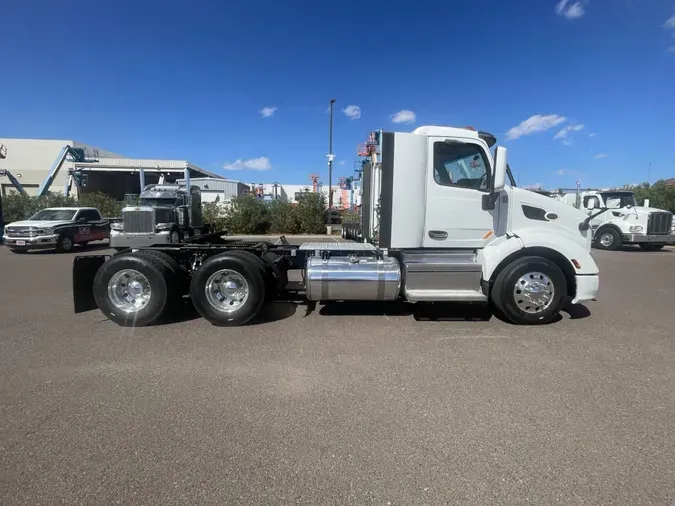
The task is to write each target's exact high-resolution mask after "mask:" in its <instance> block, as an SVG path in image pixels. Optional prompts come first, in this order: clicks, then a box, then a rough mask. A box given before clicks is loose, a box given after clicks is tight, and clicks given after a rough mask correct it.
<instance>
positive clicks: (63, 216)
mask: <svg viewBox="0 0 675 506" xmlns="http://www.w3.org/2000/svg"><path fill="white" fill-rule="evenodd" d="M76 212H77V211H74V210H69V209H43V210H42V211H39V212H37V213H35V214H34V215H33V216H31V217H30V220H31V221H37V220H40V221H71V220H72V219H73V216H75V213H76Z"/></svg>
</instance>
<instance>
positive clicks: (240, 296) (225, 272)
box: [190, 253, 265, 327]
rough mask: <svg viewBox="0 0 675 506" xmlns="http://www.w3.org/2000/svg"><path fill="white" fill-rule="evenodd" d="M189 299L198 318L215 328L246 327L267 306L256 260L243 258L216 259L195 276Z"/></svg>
mask: <svg viewBox="0 0 675 506" xmlns="http://www.w3.org/2000/svg"><path fill="white" fill-rule="evenodd" d="M251 256H253V257H254V255H251ZM190 298H191V299H192V303H193V304H194V306H195V309H197V311H198V312H199V314H201V315H202V316H203V317H204V318H205V319H206V320H208V321H210V322H211V323H212V324H214V325H220V326H232V327H233V326H237V325H243V324H245V323H247V322H248V321H249V320H251V319H252V318H254V317H255V316H256V315H257V314H258V313H259V312H260V309H261V307H262V305H263V303H264V302H265V282H264V280H263V276H262V269H261V268H260V265H259V263H258V261H257V260H256V259H255V258H246V257H245V256H244V255H241V256H240V255H238V254H237V255H235V254H232V253H222V254H220V255H216V256H213V257H211V258H209V259H208V260H206V261H205V262H204V263H203V264H202V265H201V266H200V267H199V268H198V269H197V270H196V271H195V272H194V273H193V274H192V280H191V282H190Z"/></svg>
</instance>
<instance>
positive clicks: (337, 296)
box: [305, 257, 401, 301]
mask: <svg viewBox="0 0 675 506" xmlns="http://www.w3.org/2000/svg"><path fill="white" fill-rule="evenodd" d="M305 289H306V291H307V294H306V296H307V299H309V300H316V301H320V300H396V299H398V297H399V292H400V289H401V267H400V265H399V263H398V260H396V259H395V258H390V257H385V258H383V259H382V260H378V259H377V258H375V257H351V258H350V257H332V258H329V259H328V260H323V259H321V258H320V257H309V258H308V259H307V264H306V266H305Z"/></svg>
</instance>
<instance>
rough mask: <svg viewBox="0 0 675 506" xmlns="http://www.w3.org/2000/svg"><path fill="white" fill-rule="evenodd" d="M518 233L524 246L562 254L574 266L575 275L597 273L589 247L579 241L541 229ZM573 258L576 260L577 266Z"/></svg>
mask: <svg viewBox="0 0 675 506" xmlns="http://www.w3.org/2000/svg"><path fill="white" fill-rule="evenodd" d="M518 235H519V237H520V239H521V240H522V241H523V245H524V246H525V247H526V248H548V249H552V250H554V251H557V252H558V253H560V254H561V255H563V256H564V257H565V258H567V260H569V261H570V263H571V264H572V265H573V266H574V272H575V274H577V275H590V274H598V272H599V269H598V266H597V264H596V263H595V260H593V257H592V256H591V252H590V250H589V248H588V247H586V246H585V245H582V244H580V243H579V242H576V241H573V240H570V239H566V238H565V236H564V235H559V234H554V233H551V232H541V231H537V232H534V231H533V232H528V231H523V233H522V234H518ZM573 260H576V263H577V264H578V265H579V267H577V266H576V265H575V262H573Z"/></svg>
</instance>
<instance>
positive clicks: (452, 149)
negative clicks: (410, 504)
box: [73, 126, 599, 326]
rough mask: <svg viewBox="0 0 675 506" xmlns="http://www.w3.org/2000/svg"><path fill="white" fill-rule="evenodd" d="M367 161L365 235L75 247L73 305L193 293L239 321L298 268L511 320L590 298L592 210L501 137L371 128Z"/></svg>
mask: <svg viewBox="0 0 675 506" xmlns="http://www.w3.org/2000/svg"><path fill="white" fill-rule="evenodd" d="M375 138H376V143H377V145H376V146H375V148H374V152H373V157H372V158H371V159H370V161H369V162H368V163H367V164H366V165H365V166H364V172H363V195H362V208H361V231H362V232H361V235H362V242H341V243H336V242H306V243H303V244H300V245H291V244H288V243H287V242H285V241H281V242H280V243H276V244H273V243H271V242H266V241H246V242H243V241H236V240H233V239H231V240H228V239H227V238H222V237H219V238H213V237H211V238H209V240H204V241H202V242H200V243H197V242H194V243H186V244H166V245H161V246H156V247H152V248H150V247H142V248H137V249H133V250H130V251H127V252H122V253H118V254H116V255H113V256H107V255H89V256H78V257H76V258H75V260H74V264H73V294H74V304H75V312H82V311H87V310H91V309H95V308H96V307H98V308H99V309H100V310H101V311H102V312H103V314H104V315H105V316H106V317H107V318H109V319H111V320H112V321H114V322H115V323H117V324H119V325H125V326H143V325H151V324H153V323H155V322H158V321H160V320H162V319H164V318H167V317H169V316H170V315H171V314H172V311H173V308H175V307H176V304H178V303H179V301H181V298H182V297H183V296H184V295H188V296H189V298H190V299H191V301H192V303H193V304H194V307H195V308H196V310H197V311H198V312H199V313H200V314H201V315H202V316H203V317H204V318H206V319H207V320H208V321H210V322H211V323H213V324H215V325H223V326H234V325H242V324H245V323H246V322H248V321H249V320H251V319H252V318H254V317H255V316H256V315H257V314H258V312H259V311H260V309H261V307H262V306H263V304H265V302H266V301H269V300H272V299H274V298H276V297H278V296H279V295H280V293H281V292H282V291H284V290H286V289H288V288H289V286H292V284H289V282H288V273H289V271H291V270H300V271H301V272H302V279H303V283H302V287H301V288H302V290H303V291H304V295H305V297H306V298H307V299H308V300H309V301H318V302H326V301H393V300H398V299H402V300H403V301H406V302H409V303H423V302H453V301H456V302H474V303H491V304H492V305H493V306H494V309H495V311H497V312H498V313H500V314H501V315H503V317H504V318H506V319H508V320H510V321H511V322H513V323H516V324H524V325H530V324H542V323H549V322H552V321H554V320H555V319H556V317H557V316H558V314H559V312H560V311H561V308H562V307H563V305H564V304H565V303H566V302H571V303H579V302H583V301H589V300H593V299H594V298H595V296H596V293H597V291H598V285H599V273H598V267H597V265H596V264H595V262H594V260H593V258H592V257H591V254H590V249H591V240H592V231H591V229H590V225H589V220H588V218H587V216H586V214H585V213H583V212H582V211H580V210H578V209H575V208H574V207H572V206H568V205H566V204H564V203H562V202H558V201H556V200H553V199H551V198H548V197H546V196H543V195H539V194H536V193H533V192H530V191H527V190H524V189H521V188H516V187H515V186H514V185H513V183H511V184H507V182H506V177H507V164H506V154H507V153H506V149H505V148H503V147H498V148H496V149H495V151H494V156H493V153H491V151H490V148H491V147H492V146H493V145H494V144H495V143H496V139H495V137H494V136H492V135H490V134H488V133H485V132H477V131H475V130H473V129H467V128H453V127H441V126H423V127H419V128H417V129H416V130H414V131H413V132H411V133H403V132H382V131H378V132H376V135H375Z"/></svg>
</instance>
